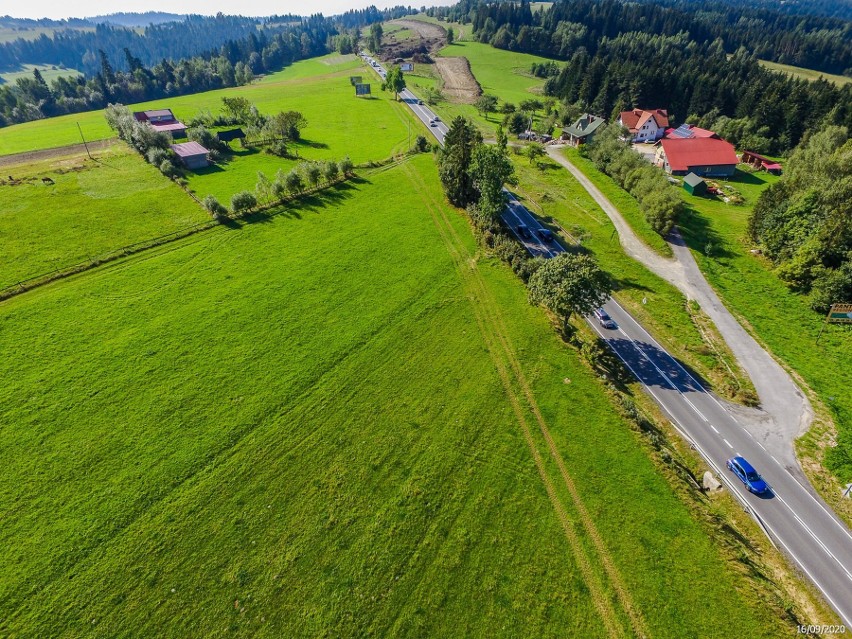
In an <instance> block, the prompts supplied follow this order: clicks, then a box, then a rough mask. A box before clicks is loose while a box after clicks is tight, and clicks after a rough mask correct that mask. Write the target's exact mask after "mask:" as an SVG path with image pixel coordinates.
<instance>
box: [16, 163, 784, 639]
mask: <svg viewBox="0 0 852 639" xmlns="http://www.w3.org/2000/svg"><path fill="white" fill-rule="evenodd" d="M477 256H478V253H477V250H476V247H475V245H474V241H473V238H472V235H471V233H470V230H469V227H468V223H467V221H466V219H465V218H464V215H463V213H462V212H459V211H455V210H452V209H450V208H449V207H448V206H446V205H445V204H444V203H443V196H442V193H441V190H440V186H439V184H438V179H437V174H436V170H435V168H434V164H433V162H432V159H431V158H430V157H429V156H426V155H423V156H418V157H416V158H414V159H411V160H407V161H405V162H402V163H399V164H396V165H393V166H390V167H386V168H384V169H379V170H375V171H370V172H364V173H363V175H362V176H361V178H360V179H358V180H357V181H355V182H351V183H346V184H344V185H341V186H338V187H335V188H333V189H329V190H327V191H325V192H323V193H322V194H321V195H318V196H315V197H311V198H306V199H304V200H303V201H301V202H299V203H298V204H294V205H292V206H290V207H287V208H283V209H281V210H278V211H273V212H271V214H267V215H257V216H254V217H253V218H250V219H249V220H247V221H246V222H244V223H240V224H235V225H231V226H230V227H225V226H222V227H217V228H215V229H213V230H210V231H207V232H204V233H201V234H198V235H195V236H193V237H191V238H187V239H186V240H183V241H180V242H176V243H173V244H170V245H168V246H164V247H160V248H157V249H152V250H150V251H148V252H146V253H144V254H140V255H137V256H134V257H132V258H128V259H126V260H122V261H119V262H113V263H111V264H109V265H107V266H105V267H102V268H99V269H96V270H94V271H89V272H87V273H85V274H83V275H81V276H77V277H75V278H72V279H67V280H63V281H61V282H58V283H55V284H52V285H49V286H45V287H42V288H40V289H37V290H34V291H31V292H29V293H27V294H24V295H21V296H18V297H15V298H12V299H10V300H7V301H6V302H3V303H2V304H0V327H2V330H0V347H2V350H3V353H4V357H3V358H2V359H0V375H2V377H3V379H4V380H6V383H4V385H3V386H2V387H0V423H2V424H3V427H2V428H0V463H2V465H3V468H4V473H3V474H2V476H0V518H2V520H3V521H4V522H5V523H4V526H2V528H0V543H2V544H3V547H4V548H6V549H7V550H6V553H5V561H4V563H3V568H2V570H0V634H4V635H6V636H48V635H49V636H58V637H72V636H73V637H100V636H121V635H127V634H132V635H138V636H158V637H182V636H204V637H223V636H252V637H283V636H318V635H327V636H364V635H379V636H394V637H407V636H462V635H463V636H474V637H476V636H479V637H517V636H536V637H551V636H552V637H564V636H584V637H612V636H622V635H623V636H631V635H632V634H634V633H635V631H639V632H642V633H646V634H648V635H650V636H654V637H677V638H682V637H704V636H714V635H716V634H718V633H719V629H720V628H736V629H737V631H738V632H739V633H741V634H743V635H744V636H749V637H770V636H778V635H779V634H780V633H781V632H783V631H784V629H786V627H785V626H784V625H783V622H781V621H779V620H778V618H777V617H776V615H775V614H774V612H773V611H771V610H770V609H769V608H768V607H766V606H765V605H764V604H763V602H755V601H753V600H751V599H750V598H749V597H747V596H746V595H744V594H742V592H743V579H742V577H741V576H739V574H738V573H737V572H735V571H734V570H733V569H732V568H731V567H730V566H727V565H726V564H725V563H724V561H723V560H722V559H721V557H720V555H719V551H718V549H717V548H716V547H715V546H714V542H713V540H711V539H710V537H709V536H708V535H707V534H706V532H705V531H704V530H703V529H702V527H701V526H700V525H699V524H698V523H697V522H696V521H695V520H694V519H693V518H692V516H691V515H690V512H689V510H688V509H687V507H686V505H685V504H684V503H683V502H681V501H680V499H679V498H678V497H677V496H676V495H675V494H674V492H673V490H672V488H671V486H670V485H669V484H668V483H667V480H666V479H665V478H664V477H663V476H662V475H661V474H660V473H659V472H658V470H657V469H656V468H655V466H654V465H653V463H652V462H651V461H650V459H649V458H648V456H647V453H646V451H645V450H644V448H643V447H642V445H641V444H640V438H639V435H637V434H636V433H635V432H634V430H632V429H631V427H630V426H629V425H628V424H627V423H626V422H625V421H624V420H623V419H622V418H621V417H620V416H619V415H618V413H616V412H615V411H614V410H613V408H612V407H611V404H610V402H609V400H608V398H607V395H606V394H605V392H604V390H603V387H602V386H601V382H600V380H598V379H597V378H596V377H595V376H594V375H593V374H592V373H591V372H590V371H589V370H588V369H587V368H586V367H585V366H584V365H583V364H581V363H580V362H579V360H578V359H577V357H576V356H575V355H574V354H573V353H572V352H571V351H570V350H568V349H566V348H565V346H564V345H563V344H562V343H561V342H560V340H559V339H558V337H557V336H556V335H555V333H554V332H553V331H552V330H551V327H550V322H549V320H548V318H547V317H546V316H545V315H544V314H543V313H542V312H541V311H540V310H538V309H535V308H532V307H530V306H529V305H528V304H527V301H526V295H525V292H524V288H523V286H522V285H521V284H520V283H519V282H518V281H517V280H516V279H515V277H514V275H512V274H511V272H510V271H509V270H508V269H507V268H506V267H504V266H503V265H501V264H499V263H497V262H494V261H492V260H483V259H481V257H479V258H478V257H477ZM560 462H561V464H562V466H561V467H562V470H561V471H560ZM708 602H712V605H708Z"/></svg>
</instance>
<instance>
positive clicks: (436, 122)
mask: <svg viewBox="0 0 852 639" xmlns="http://www.w3.org/2000/svg"><path fill="white" fill-rule="evenodd" d="M429 126H438V121H437V120H429Z"/></svg>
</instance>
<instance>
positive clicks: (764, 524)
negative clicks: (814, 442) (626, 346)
mask: <svg viewBox="0 0 852 639" xmlns="http://www.w3.org/2000/svg"><path fill="white" fill-rule="evenodd" d="M589 324H590V325H591V326H592V329H593V330H594V331H595V332H596V333H597V334H598V335H600V337H601V338H604V339H605V336H604V335H603V333H601V331H600V330H599V329H598V327H597V326H595V325H594V323H592V322H589ZM607 345H608V346H610V349H611V350H612V351H613V352H614V353H615V354H616V355H617V356H618V358H619V359H620V360H621V361H622V362H623V363H624V365H625V366H627V368H628V370H630V372H631V373H633V376H634V377H635V378H636V379H637V380H638V379H641V378H640V377H639V376H638V375H637V374H636V371H635V370H634V369H633V367H632V366H631V365H630V363H629V362H628V361H627V360H626V359H624V357H623V356H622V355H621V353H620V352H619V351H618V349H616V348H614V347H612V346H611V345H609V343H607ZM643 387H644V388H645V390H646V391H647V392H648V394H649V395H651V397H653V398H654V399H656V400H657V402H658V403H659V404H660V405H661V406H663V407H664V408H665V406H666V405H665V402H663V401H662V400H661V399H660V398H659V397H657V395H656V393H654V391H653V390H652V389H651V388H650V387H649V386H647V385H644V384H643ZM670 414H671V413H670ZM672 417H673V418H674V415H672ZM674 419H675V420H676V418H674ZM678 430H679V431H680V432H681V433H683V432H684V431H683V430H682V429H680V428H678ZM687 439H689V440H690V441H691V442H692V444H693V445H694V446H695V448H696V450H697V451H698V452H699V454H700V455H701V456H702V457H703V458H704V459H705V460H706V461H707V463H708V464H710V466H712V467H713V469H714V470H715V471H716V476H717V477H719V479H720V480H721V481H722V483H724V484H725V485H726V486H727V487H728V490H729V491H730V492H731V494H732V495H735V496H736V497H737V498H738V499H739V500H740V502H741V503H742V504H743V505H744V506H746V505H749V504H748V502H747V501H746V498H745V496H744V495H743V494H742V492H741V490H742V489H741V488H740V487H739V486H738V485H736V484H733V483H732V482H731V481H730V479H729V478H728V476H727V475H726V474H725V473H723V472H722V471H721V470H720V468H719V467H718V466H717V465H716V462H715V461H713V458H712V457H711V456H710V455H708V454H707V453H706V452H705V451H704V449H703V448H702V447H701V445H700V444H699V443H698V442H697V441H695V440H693V439H691V438H689V437H687ZM773 459H775V458H774V457H773ZM775 461H776V463H777V461H778V460H775ZM773 494H775V496H776V497H777V496H778V493H776V492H774V491H773ZM749 509H750V510H751V511H752V512H753V513H754V512H755V509H754V507H753V506H750V505H749ZM754 516H755V519H756V520H757V522H758V524H759V525H760V526H761V527H763V528H764V529H765V530H766V531H767V534H768V535H769V537H770V541H772V537H775V539H777V540H778V543H780V544H781V545H782V546H783V547H784V549H785V550H786V551H787V552H788V553H789V554H790V556H791V557H792V558H793V561H795V562H796V563H797V564H798V565H799V567H800V568H801V569H802V570H803V571H804V572H805V574H806V575H808V577H809V578H810V580H811V581H812V582H813V583H814V584H815V585H816V586H817V588H818V589H819V590H820V592H821V593H822V594H823V596H824V597H825V598H826V599H827V600H828V602H829V603H830V604H831V605H832V606H833V607H834V609H835V610H837V611H838V613H840V616H841V618H842V619H843V620H844V621H845V622H846V623H852V616H850V615H849V614H848V613H847V612H846V611H844V610H843V608H842V607H841V606H839V605H838V604H837V602H836V601H834V599H832V598H831V596H830V595H829V594H828V593H827V591H826V589H825V588H824V587H823V586H822V585H821V583H820V580H819V579H817V578H816V577H815V576H814V575H813V573H812V572H811V571H810V570H809V569H808V568H807V566H806V565H805V564H804V563H802V561H801V560H800V559H799V557H798V555H796V553H795V552H794V551H793V549H792V548H791V547H790V546H788V545H787V544H786V543H785V542H784V540H783V538H782V536H781V535H779V534H778V533H777V532H776V531H775V529H774V528H773V527H772V526H771V525H770V524H769V523H767V522H766V521H764V520H763V519H762V518H759V517H757V516H756V515H754ZM772 543H773V545H774V542H772Z"/></svg>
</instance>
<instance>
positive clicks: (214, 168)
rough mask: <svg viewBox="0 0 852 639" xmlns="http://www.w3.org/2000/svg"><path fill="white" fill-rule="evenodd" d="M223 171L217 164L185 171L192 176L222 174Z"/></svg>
mask: <svg viewBox="0 0 852 639" xmlns="http://www.w3.org/2000/svg"><path fill="white" fill-rule="evenodd" d="M224 171H225V169H223V168H222V167H221V166H219V165H218V164H209V165H207V166H205V167H204V168H201V169H186V172H187V173H190V174H192V175H213V174H215V173H222V172H224Z"/></svg>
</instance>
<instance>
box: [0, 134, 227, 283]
mask: <svg viewBox="0 0 852 639" xmlns="http://www.w3.org/2000/svg"><path fill="white" fill-rule="evenodd" d="M97 158H98V160H99V161H98V162H92V161H91V160H88V159H87V158H86V155H85V154H77V155H70V156H66V157H63V158H54V159H51V160H44V161H41V162H37V163H34V164H27V165H16V166H12V167H4V170H3V175H4V178H5V176H6V175H7V174H9V173H11V174H12V176H13V177H14V178H16V180H17V182H16V183H15V184H11V183H9V182H8V180H6V179H4V180H2V181H0V200H2V201H3V206H2V207H0V246H2V248H3V250H2V251H0V288H4V287H6V286H9V285H12V284H15V283H17V282H19V281H21V280H24V279H26V278H29V277H35V276H38V275H42V274H44V273H48V272H50V271H53V270H56V269H60V268H65V267H68V266H71V265H73V264H76V263H78V262H83V261H85V260H87V259H88V258H90V257H94V256H97V255H100V254H102V253H105V252H108V251H111V250H114V249H118V248H121V247H122V246H125V245H128V244H132V243H134V242H138V241H141V240H146V239H150V238H152V237H156V236H159V235H164V234H166V233H170V232H173V231H176V230H179V229H182V228H185V227H187V226H190V225H191V224H194V223H197V222H203V221H206V220H209V219H210V218H209V215H208V214H207V212H206V211H204V210H203V209H202V208H201V207H200V206H199V205H198V204H196V203H195V202H193V201H192V199H191V198H190V197H189V196H187V195H186V193H184V192H183V191H182V190H181V189H180V188H178V186H177V185H175V184H174V183H172V182H170V181H169V180H167V179H166V178H164V177H163V175H162V174H161V173H160V172H159V171H158V170H157V169H155V168H154V167H153V166H151V165H149V164H147V163H145V162H144V161H143V160H142V158H141V157H139V155H137V154H136V153H133V152H131V151H130V150H129V149H127V148H126V147H125V146H124V145H123V144H117V145H115V146H113V147H111V148H110V149H108V150H105V151H100V152H98V153H97ZM43 177H48V178H50V179H52V180H53V181H54V184H52V185H50V184H45V183H43V182H42V180H41V178H43Z"/></svg>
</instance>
